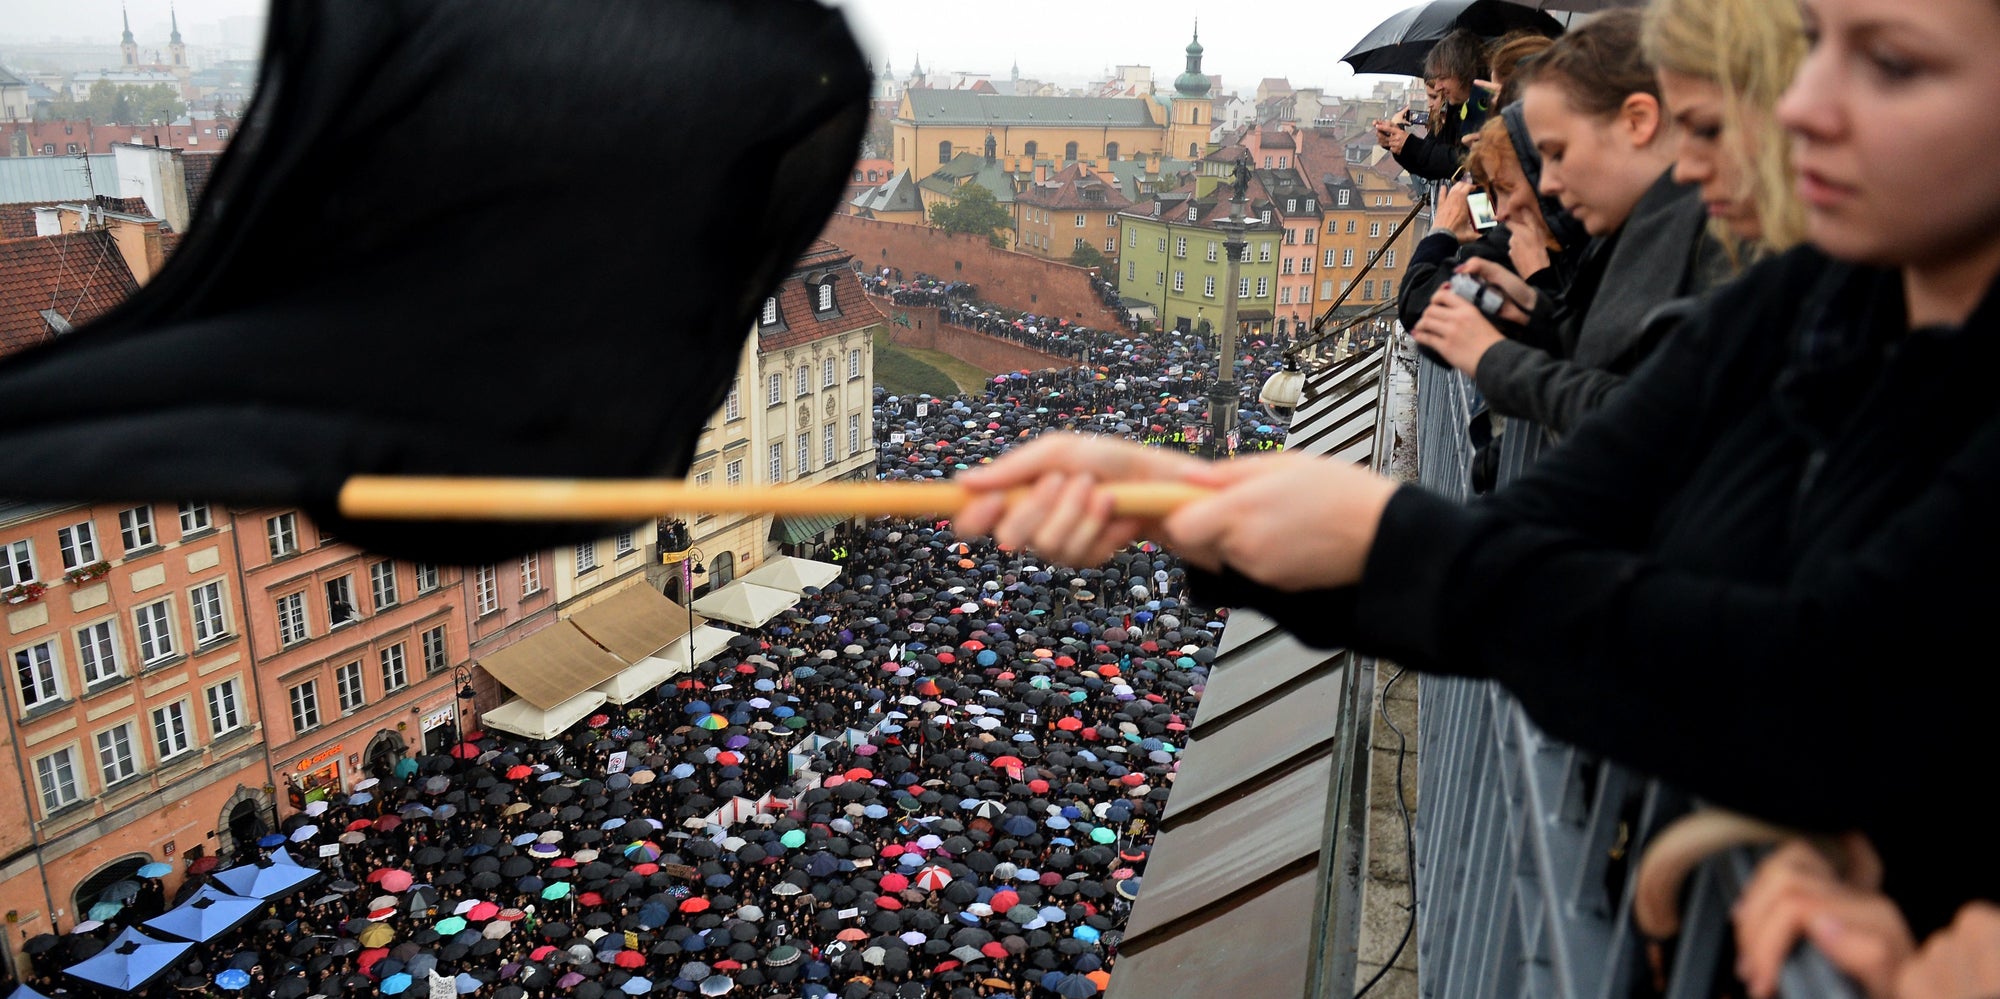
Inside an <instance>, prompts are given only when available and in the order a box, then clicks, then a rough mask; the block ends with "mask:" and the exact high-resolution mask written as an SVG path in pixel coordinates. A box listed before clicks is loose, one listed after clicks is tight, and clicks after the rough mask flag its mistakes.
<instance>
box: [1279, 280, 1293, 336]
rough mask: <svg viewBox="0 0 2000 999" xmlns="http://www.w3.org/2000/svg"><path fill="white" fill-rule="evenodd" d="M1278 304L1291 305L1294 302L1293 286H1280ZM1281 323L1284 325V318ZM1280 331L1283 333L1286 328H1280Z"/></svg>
mask: <svg viewBox="0 0 2000 999" xmlns="http://www.w3.org/2000/svg"><path fill="white" fill-rule="evenodd" d="M1278 304H1279V305H1290V304H1292V289H1291V288H1289V287H1285V288H1279V289H1278ZM1279 325H1281V326H1282V325H1284V321H1283V320H1279ZM1278 332H1280V333H1283V332H1284V330H1282V329H1281V330H1279V331H1278Z"/></svg>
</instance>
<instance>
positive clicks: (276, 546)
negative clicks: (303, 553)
mask: <svg viewBox="0 0 2000 999" xmlns="http://www.w3.org/2000/svg"><path fill="white" fill-rule="evenodd" d="M264 537H265V539H266V540H268V541H269V542H270V543H271V557H272V558H274V559H279V558H284V557H285V556H287V555H297V554H298V553H299V515H298V514H296V513H281V514H279V515H277V516H275V517H272V518H270V519H268V520H266V521H264Z"/></svg>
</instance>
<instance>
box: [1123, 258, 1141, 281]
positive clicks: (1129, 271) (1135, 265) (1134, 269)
mask: <svg viewBox="0 0 2000 999" xmlns="http://www.w3.org/2000/svg"><path fill="white" fill-rule="evenodd" d="M1125 280H1127V281H1137V280H1139V262H1138V261H1137V260H1127V261H1125Z"/></svg>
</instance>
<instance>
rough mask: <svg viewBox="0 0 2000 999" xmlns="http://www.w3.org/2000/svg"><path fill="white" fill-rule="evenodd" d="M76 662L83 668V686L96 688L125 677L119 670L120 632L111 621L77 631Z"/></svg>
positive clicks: (100, 622) (122, 671)
mask: <svg viewBox="0 0 2000 999" xmlns="http://www.w3.org/2000/svg"><path fill="white" fill-rule="evenodd" d="M76 652H77V656H76V661H77V662H78V663H79V664H81V665H82V666H83V685H84V687H86V688H89V687H93V686H96V685H97V684H100V683H104V682H106V681H108V680H115V679H117V678H118V677H120V676H123V675H124V672H125V671H124V670H122V669H119V668H118V631H117V629H116V628H113V627H112V626H111V622H109V621H99V622H97V623H96V624H93V625H88V626H85V627H83V628H79V629H77V633H76Z"/></svg>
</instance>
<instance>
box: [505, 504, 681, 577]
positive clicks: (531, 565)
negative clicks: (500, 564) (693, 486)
mask: <svg viewBox="0 0 2000 999" xmlns="http://www.w3.org/2000/svg"><path fill="white" fill-rule="evenodd" d="M703 484H704V485H706V483H703ZM541 591H542V553H541V552H529V553H528V554H526V555H523V556H521V595H522V596H524V597H525V596H527V595H529V594H531V593H540V592H541Z"/></svg>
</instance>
